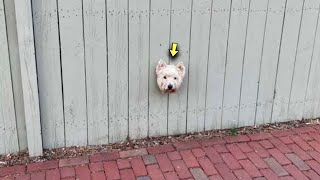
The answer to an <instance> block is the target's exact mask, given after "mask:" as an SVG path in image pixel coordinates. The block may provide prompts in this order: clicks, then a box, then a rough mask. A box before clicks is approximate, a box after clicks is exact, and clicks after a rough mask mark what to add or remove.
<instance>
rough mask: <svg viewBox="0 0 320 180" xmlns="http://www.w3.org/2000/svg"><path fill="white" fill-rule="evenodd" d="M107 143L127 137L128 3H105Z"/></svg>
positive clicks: (123, 0)
mask: <svg viewBox="0 0 320 180" xmlns="http://www.w3.org/2000/svg"><path fill="white" fill-rule="evenodd" d="M107 12H108V13H107V30H108V79H109V80H108V83H109V86H108V88H109V142H110V143H113V142H119V141H123V140H125V139H126V138H127V137H128V73H129V69H128V63H129V62H128V38H129V37H128V1H127V0H118V1H114V0H107Z"/></svg>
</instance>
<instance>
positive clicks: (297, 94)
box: [288, 0, 320, 120]
mask: <svg viewBox="0 0 320 180" xmlns="http://www.w3.org/2000/svg"><path fill="white" fill-rule="evenodd" d="M319 2H320V1H319V0H307V1H305V3H304V7H303V12H302V19H301V28H300V35H299V41H298V47H297V53H296V59H295V66H294V67H295V68H294V72H293V80H292V88H291V94H290V103H289V112H288V119H289V120H301V119H302V117H303V113H304V112H303V111H304V109H303V108H304V104H305V103H307V102H305V95H306V90H307V84H308V76H309V72H310V65H311V59H312V50H313V45H314V38H315V32H316V26H317V20H318V12H319Z"/></svg>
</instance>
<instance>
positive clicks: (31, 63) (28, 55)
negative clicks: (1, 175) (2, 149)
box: [15, 1, 42, 156]
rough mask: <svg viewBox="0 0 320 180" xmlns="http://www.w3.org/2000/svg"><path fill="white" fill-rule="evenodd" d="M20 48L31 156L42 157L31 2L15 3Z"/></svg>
mask: <svg viewBox="0 0 320 180" xmlns="http://www.w3.org/2000/svg"><path fill="white" fill-rule="evenodd" d="M15 2H16V3H15V10H16V20H17V34H18V47H17V48H19V55H20V63H21V64H20V65H21V66H20V67H21V77H22V79H21V83H22V91H23V102H24V108H25V109H24V113H25V120H26V130H27V142H28V150H29V155H30V156H41V155H42V136H41V123H40V110H39V94H38V82H37V70H36V59H35V49H34V35H33V22H32V7H31V2H30V1H15Z"/></svg>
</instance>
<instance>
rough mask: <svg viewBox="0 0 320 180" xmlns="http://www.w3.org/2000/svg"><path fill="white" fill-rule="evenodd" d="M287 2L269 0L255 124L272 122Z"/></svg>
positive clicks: (283, 0)
mask: <svg viewBox="0 0 320 180" xmlns="http://www.w3.org/2000/svg"><path fill="white" fill-rule="evenodd" d="M285 3H286V0H269V4H268V13H267V19H266V27H265V33H264V44H263V52H262V57H261V65H260V66H261V67H260V79H259V87H258V98H257V105H256V106H257V107H256V117H255V119H256V121H255V124H263V123H270V122H271V114H272V104H273V96H274V85H275V81H276V73H277V65H278V57H279V56H278V55H279V48H280V41H281V32H282V25H283V18H284V9H285Z"/></svg>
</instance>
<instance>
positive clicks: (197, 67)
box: [187, 0, 212, 132]
mask: <svg viewBox="0 0 320 180" xmlns="http://www.w3.org/2000/svg"><path fill="white" fill-rule="evenodd" d="M211 5H212V0H198V1H193V4H192V21H191V39H190V63H189V83H188V110H187V112H188V113H187V132H200V131H203V130H204V129H205V128H204V127H205V108H206V88H207V85H206V83H207V68H206V67H207V63H208V54H209V53H208V51H209V40H210V23H211V22H210V18H211Z"/></svg>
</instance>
